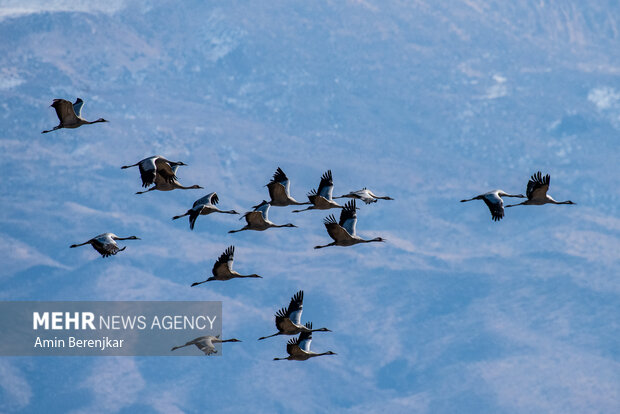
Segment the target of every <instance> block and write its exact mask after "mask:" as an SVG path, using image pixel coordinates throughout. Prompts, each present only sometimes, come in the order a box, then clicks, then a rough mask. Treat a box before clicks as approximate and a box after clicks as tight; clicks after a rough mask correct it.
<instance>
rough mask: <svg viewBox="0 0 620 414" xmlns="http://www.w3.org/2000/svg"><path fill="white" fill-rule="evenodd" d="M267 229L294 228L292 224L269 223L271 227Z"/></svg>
mask: <svg viewBox="0 0 620 414" xmlns="http://www.w3.org/2000/svg"><path fill="white" fill-rule="evenodd" d="M270 223H271V222H270ZM269 227H295V225H294V224H293V223H286V224H273V223H271V225H270V226H269Z"/></svg>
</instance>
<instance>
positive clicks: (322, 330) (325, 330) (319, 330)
mask: <svg viewBox="0 0 620 414" xmlns="http://www.w3.org/2000/svg"><path fill="white" fill-rule="evenodd" d="M308 332H331V331H330V330H329V329H327V328H318V329H308Z"/></svg>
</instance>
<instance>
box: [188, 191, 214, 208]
mask: <svg viewBox="0 0 620 414" xmlns="http://www.w3.org/2000/svg"><path fill="white" fill-rule="evenodd" d="M219 202H220V199H219V198H218V197H217V193H215V192H213V193H209V194H207V195H206V196H204V197H202V198H199V199H198V200H196V201H194V205H193V206H192V208H194V207H196V206H198V205H200V204H213V205H215V204H217V203H219Z"/></svg>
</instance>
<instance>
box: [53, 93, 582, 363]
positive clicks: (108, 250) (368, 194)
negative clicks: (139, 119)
mask: <svg viewBox="0 0 620 414" xmlns="http://www.w3.org/2000/svg"><path fill="white" fill-rule="evenodd" d="M83 104H84V101H83V100H82V99H80V98H77V100H76V101H75V103H73V104H72V103H71V102H70V101H67V100H64V99H54V101H53V103H52V105H51V106H52V107H53V108H54V109H55V110H56V115H57V116H58V119H59V121H60V123H59V125H58V126H56V127H54V128H53V129H51V130H47V131H43V132H42V133H48V132H51V131H55V130H58V129H61V128H77V127H80V126H82V125H88V124H94V123H98V122H108V121H106V120H105V119H103V118H99V119H97V120H96V121H92V122H91V121H87V120H85V119H84V118H82V117H81V110H82V106H83ZM186 165H187V164H185V163H184V162H182V161H170V160H168V159H166V158H164V157H162V156H159V155H155V156H151V157H148V158H145V159H143V160H141V161H139V162H137V163H135V164H132V165H125V166H122V167H121V168H122V169H127V168H132V167H138V169H139V171H140V178H141V180H142V186H143V187H144V188H146V190H145V191H139V192H137V193H136V194H143V193H147V192H150V191H154V190H158V191H172V190H176V189H183V190H188V189H201V188H202V187H201V186H199V185H192V186H189V187H185V186H183V185H181V184H180V183H179V181H178V179H177V171H178V169H179V167H181V166H186ZM549 183H550V176H549V175H548V174H547V175H545V176H543V175H542V173H541V172H540V171H539V172H537V173H536V174H534V175H533V176H532V177H531V178H530V180H529V182H528V184H527V190H526V195H525V196H524V195H522V194H509V193H506V192H504V191H502V190H493V191H490V192H488V193H484V194H480V195H478V196H475V197H473V198H470V199H465V200H461V202H468V201H472V200H482V201H484V202H485V204H486V205H487V207H488V208H489V211H490V212H491V218H492V220H494V221H499V220H501V219H502V218H503V217H504V202H503V200H502V197H516V198H527V200H525V201H523V202H521V203H518V204H511V205H507V206H505V207H514V206H520V205H543V204H575V203H573V202H572V201H570V200H567V201H556V200H554V199H553V198H552V197H551V196H549V195H548V194H547V191H548V190H549ZM290 185H291V182H290V180H289V178H288V177H287V176H286V174H285V173H284V171H283V170H282V169H281V168H280V167H278V168H277V170H276V172H275V173H274V174H273V178H272V179H271V181H269V183H267V185H266V187H267V189H268V192H269V198H270V199H269V201H267V200H263V201H262V202H261V203H259V204H257V205H255V206H253V207H252V210H251V211H248V212H246V213H245V214H243V215H242V216H241V218H240V219H245V221H246V225H245V226H244V227H242V228H240V229H238V230H230V231H229V232H228V233H237V232H241V231H245V230H254V231H264V230H267V229H270V228H279V227H297V226H295V225H294V224H292V223H286V224H276V223H273V222H272V221H270V220H269V209H270V208H271V206H274V207H285V206H302V205H307V206H308V207H306V208H304V209H298V210H293V211H292V212H293V213H300V212H303V211H308V210H330V209H333V208H339V209H341V210H340V217H339V220H336V217H335V216H334V215H333V214H330V215H329V216H327V217H326V218H325V219H324V220H323V223H324V225H325V229H326V230H327V234H328V235H329V237H330V238H331V239H332V240H333V242H331V243H328V244H325V245H319V246H315V249H322V248H325V247H330V246H353V245H356V244H360V243H372V242H383V241H385V240H384V239H383V238H381V237H375V238H372V239H363V238H361V237H359V236H358V235H357V234H356V231H355V228H356V224H357V210H358V207H357V206H356V200H361V201H362V202H364V203H365V204H372V203H376V202H377V201H378V200H393V199H392V198H391V197H388V196H377V195H375V194H374V193H373V192H372V191H371V190H369V189H367V188H365V187H364V188H363V189H361V190H358V191H353V192H350V193H347V194H344V195H342V196H339V197H333V190H334V182H333V177H332V172H331V170H327V171H326V172H325V173H324V174H323V175H322V176H321V180H320V182H319V186H318V189H316V190H315V189H312V190H311V191H310V192H309V193H308V194H307V198H308V202H299V201H297V200H295V199H294V198H293V197H292V196H291V193H290ZM339 198H349V199H351V200H349V201H348V202H347V203H345V204H344V205H340V204H338V203H337V202H336V201H334V200H335V199H339ZM218 203H219V197H218V195H217V194H216V193H215V192H211V193H209V194H207V195H205V196H204V197H201V198H199V199H198V200H196V201H195V202H194V204H193V205H192V208H191V209H189V210H187V211H186V212H185V213H184V214H181V215H178V216H174V217H172V219H173V220H177V219H179V218H182V217H185V216H189V228H190V230H193V229H194V227H195V224H196V219H197V218H198V216H201V215H209V214H213V213H222V214H239V213H238V212H237V211H235V210H220V209H219V208H218V207H216V205H217V204H218ZM117 240H139V238H138V237H136V236H130V237H118V236H117V235H115V234H113V233H104V234H100V235H98V236H95V237H94V238H92V239H90V240H88V241H86V242H84V243H80V244H73V245H71V246H70V247H72V248H73V247H78V246H84V245H86V244H90V245H91V246H92V247H93V248H94V249H95V250H96V251H97V252H99V253H100V254H101V256H102V257H109V256H113V255H115V254H117V253H118V252H121V251H123V250H125V248H126V247H122V248H119V247H118V245H117V243H116V241H117ZM234 253H235V247H234V246H230V247H228V248H227V249H226V250H225V251H224V252H223V253H222V254H221V255H220V257H219V258H218V259H217V261H216V262H215V264H214V265H213V269H212V274H213V276H211V277H209V278H208V279H206V280H203V281H200V282H194V283H193V284H192V285H191V286H192V287H193V286H198V285H201V284H203V283H206V282H210V281H227V280H231V279H234V278H262V277H261V276H259V275H257V274H248V275H242V274H240V273H238V272H236V271H234V270H233V261H234ZM303 297H304V294H303V291H299V292H297V293H296V294H295V295H294V296H293V297H292V299H291V301H290V303H289V306H288V308H282V309H280V310H279V311H278V312H276V315H275V325H276V328H277V330H278V332H276V333H275V334H273V335H269V336H265V337H261V338H259V340H263V339H266V338H270V337H273V336H278V335H299V336H298V337H296V338H293V339H291V340H289V341H288V343H287V346H286V351H287V353H288V357H286V358H274V360H283V359H286V360H295V361H305V360H307V359H310V358H312V357H317V356H322V355H335V353H334V352H332V351H327V352H323V353H315V352H313V351H310V342H311V341H312V333H313V332H331V331H330V330H329V329H327V328H319V329H313V328H312V322H306V323H305V324H302V322H301V314H302V308H303ZM225 342H241V341H240V340H238V339H235V338H233V339H227V340H222V339H220V337H219V335H218V336H201V337H199V338H196V339H193V340H191V341H189V342H187V343H185V344H184V345H180V346H175V347H173V348H172V349H171V351H174V350H176V349H178V348H182V347H187V346H191V345H195V346H196V347H197V348H198V349H200V350H201V351H202V352H204V353H205V355H211V354H214V353H216V352H217V350H216V347H215V345H214V344H217V343H225Z"/></svg>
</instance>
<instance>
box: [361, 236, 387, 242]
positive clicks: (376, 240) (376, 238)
mask: <svg viewBox="0 0 620 414" xmlns="http://www.w3.org/2000/svg"><path fill="white" fill-rule="evenodd" d="M382 241H383V239H382V238H381V237H375V238H374V239H370V240H362V242H364V243H372V242H382Z"/></svg>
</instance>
